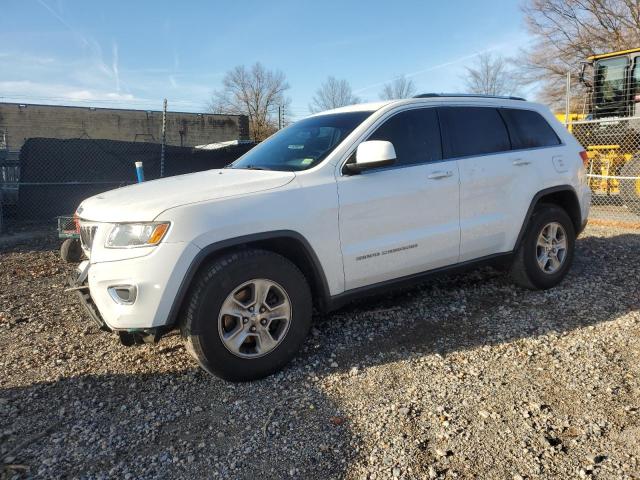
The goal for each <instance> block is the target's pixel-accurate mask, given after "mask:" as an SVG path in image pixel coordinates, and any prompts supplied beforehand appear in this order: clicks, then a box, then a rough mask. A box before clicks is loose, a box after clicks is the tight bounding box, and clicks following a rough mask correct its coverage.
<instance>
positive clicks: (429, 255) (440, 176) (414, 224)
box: [337, 108, 460, 290]
mask: <svg viewBox="0 0 640 480" xmlns="http://www.w3.org/2000/svg"><path fill="white" fill-rule="evenodd" d="M367 140H387V141H390V142H391V143H392V144H393V145H394V148H395V150H396V156H397V162H396V164H395V165H394V166H391V167H384V168H379V169H374V170H369V171H365V172H363V173H361V174H359V175H344V174H342V175H339V176H338V178H337V182H338V195H339V202H340V207H339V208H340V241H341V248H342V256H343V261H344V274H345V286H346V289H347V290H351V289H354V288H358V287H362V286H366V285H372V284H375V283H379V282H383V281H385V280H390V279H394V278H399V277H403V276H407V275H411V274H415V273H419V272H424V271H427V270H431V269H435V268H439V267H443V266H446V265H451V264H454V263H456V262H457V261H458V257H459V247H460V225H459V196H460V193H459V173H458V165H457V162H456V161H455V160H450V161H443V159H442V148H441V142H440V127H439V123H438V115H437V112H436V110H435V108H418V109H412V110H406V111H403V112H400V113H396V114H395V115H393V116H391V117H390V118H388V119H387V120H385V121H384V123H382V125H381V126H380V127H378V129H377V130H376V131H375V132H374V133H373V134H372V135H371V136H370V137H369V138H368V139H367Z"/></svg>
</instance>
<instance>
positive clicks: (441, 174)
mask: <svg viewBox="0 0 640 480" xmlns="http://www.w3.org/2000/svg"><path fill="white" fill-rule="evenodd" d="M451 175H453V172H452V171H450V170H448V171H446V172H444V171H442V170H436V171H435V172H431V173H430V174H429V176H428V177H427V178H428V179H429V180H439V179H440V178H447V177H450V176H451Z"/></svg>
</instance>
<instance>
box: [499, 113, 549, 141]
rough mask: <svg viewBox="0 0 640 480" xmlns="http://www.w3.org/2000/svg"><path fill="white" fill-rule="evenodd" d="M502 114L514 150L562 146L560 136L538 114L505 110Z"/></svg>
mask: <svg viewBox="0 0 640 480" xmlns="http://www.w3.org/2000/svg"><path fill="white" fill-rule="evenodd" d="M500 113H502V116H503V118H504V121H505V123H506V124H507V129H508V130H509V136H510V137H511V145H512V148H513V149H514V150H516V149H520V148H537V147H551V146H554V145H560V139H559V138H558V135H556V132H555V131H554V130H553V128H551V125H549V123H548V122H547V121H546V120H545V119H544V117H543V116H542V115H540V114H539V113H538V112H534V111H532V110H518V109H514V108H503V109H501V110H500Z"/></svg>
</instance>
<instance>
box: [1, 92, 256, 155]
mask: <svg viewBox="0 0 640 480" xmlns="http://www.w3.org/2000/svg"><path fill="white" fill-rule="evenodd" d="M38 137H41V138H59V139H67V138H93V139H107V140H124V141H130V142H153V143H160V142H161V140H162V112H160V111H146V110H123V109H115V108H91V107H66V106H53V105H33V104H18V103H0V143H3V144H5V145H2V146H1V147H0V148H8V149H9V150H19V149H20V148H21V147H22V144H23V143H24V142H25V140H27V139H28V138H38ZM248 138H249V122H248V119H247V117H246V116H244V115H214V114H209V113H202V114H199V113H176V112H167V144H168V145H177V146H184V147H193V146H195V145H202V144H206V143H214V142H223V141H227V140H247V139H248Z"/></svg>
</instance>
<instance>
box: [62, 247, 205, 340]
mask: <svg viewBox="0 0 640 480" xmlns="http://www.w3.org/2000/svg"><path fill="white" fill-rule="evenodd" d="M199 251H200V249H199V248H198V247H196V246H195V245H193V244H184V243H166V244H160V245H159V246H158V247H156V248H154V250H153V251H152V252H150V253H149V254H148V255H145V256H142V257H136V258H129V259H125V260H116V261H109V262H97V263H89V262H86V263H85V262H83V263H82V264H80V266H79V267H78V272H77V274H76V277H75V278H74V279H72V280H71V281H70V283H71V284H72V289H73V291H74V293H75V295H76V297H77V298H78V300H79V301H80V303H81V304H82V305H83V308H84V309H85V310H86V311H87V313H88V314H89V316H90V317H91V318H92V319H93V320H94V322H96V323H97V324H98V326H99V327H100V328H101V329H103V330H107V331H142V330H151V329H159V328H161V329H164V328H166V327H168V326H169V325H168V323H169V320H170V319H169V312H170V310H171V307H172V305H173V301H174V299H175V298H176V295H177V294H178V289H179V287H180V285H181V283H182V281H183V279H184V278H185V276H186V273H187V269H188V268H189V266H190V264H191V261H192V260H193V258H195V256H196V254H197V253H198V252H199ZM83 277H86V279H85V278H83ZM117 285H131V286H135V289H136V292H137V293H136V298H135V301H134V302H133V303H131V304H123V303H118V302H117V299H115V298H114V296H113V294H112V293H111V294H110V292H109V289H110V288H112V287H114V286H117Z"/></svg>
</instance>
